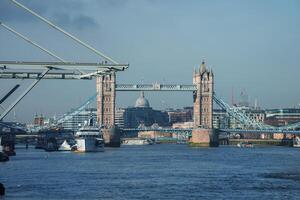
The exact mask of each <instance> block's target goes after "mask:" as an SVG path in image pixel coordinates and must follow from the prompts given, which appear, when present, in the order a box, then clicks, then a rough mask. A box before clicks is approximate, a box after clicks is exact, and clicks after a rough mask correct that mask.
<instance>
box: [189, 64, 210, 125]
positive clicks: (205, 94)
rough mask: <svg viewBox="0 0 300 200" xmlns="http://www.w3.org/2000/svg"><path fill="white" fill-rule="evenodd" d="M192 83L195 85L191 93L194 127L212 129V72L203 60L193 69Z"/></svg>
mask: <svg viewBox="0 0 300 200" xmlns="http://www.w3.org/2000/svg"><path fill="white" fill-rule="evenodd" d="M193 84H194V85H196V86H197V90H196V91H195V92H194V94H193V100H194V127H195V128H198V127H200V128H207V129H212V128H213V119H212V114H213V93H214V74H213V72H212V70H208V69H207V68H206V64H205V61H202V63H201V66H200V69H199V70H195V71H194V76H193Z"/></svg>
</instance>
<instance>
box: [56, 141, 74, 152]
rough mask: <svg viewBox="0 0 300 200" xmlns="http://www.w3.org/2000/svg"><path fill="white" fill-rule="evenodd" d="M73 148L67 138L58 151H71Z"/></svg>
mask: <svg viewBox="0 0 300 200" xmlns="http://www.w3.org/2000/svg"><path fill="white" fill-rule="evenodd" d="M71 149H72V148H71V145H69V143H68V142H67V140H65V141H64V142H63V143H62V144H61V145H60V147H59V148H58V151H71Z"/></svg>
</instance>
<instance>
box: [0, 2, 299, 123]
mask: <svg viewBox="0 0 300 200" xmlns="http://www.w3.org/2000/svg"><path fill="white" fill-rule="evenodd" d="M20 2H21V3H23V4H24V5H26V6H28V7H30V8H32V9H33V10H35V11H36V12H38V13H39V14H41V15H43V16H45V17H47V18H48V19H49V20H51V21H53V22H54V23H56V24H57V25H59V26H61V27H63V28H64V29H66V30H67V31H69V32H71V33H73V34H74V35H76V36H78V37H79V38H81V39H82V40H84V41H87V42H88V43H89V44H92V45H93V46H94V47H96V48H97V49H99V50H101V51H103V52H104V53H105V54H107V55H109V56H110V57H112V58H114V59H115V60H117V61H118V62H120V63H130V68H129V69H128V70H127V71H126V72H120V73H119V74H118V82H119V83H141V82H144V83H154V82H161V83H186V84H191V83H192V71H193V69H194V68H195V67H197V66H198V65H199V64H200V62H201V60H202V59H203V58H205V59H206V61H207V64H208V66H210V67H212V68H213V70H214V73H215V84H216V85H215V89H216V93H217V94H218V96H220V97H222V98H223V99H224V100H225V101H227V102H228V103H230V102H231V92H232V88H233V90H234V93H235V96H236V99H238V96H239V93H240V92H241V90H246V91H247V93H248V95H249V97H250V101H251V102H250V103H252V104H253V102H254V99H255V98H257V99H258V102H259V104H260V105H261V106H262V107H264V108H275V107H294V106H297V105H298V104H299V103H300V93H299V92H298V91H299V74H300V67H299V59H298V57H299V55H300V39H299V36H300V12H299V10H300V2H299V1H297V0H294V1H293V0H289V1H283V0H281V1H276V0H274V1H259V0H257V1H256V0H252V1H237V0H236V1H221V0H209V1H208V0H207V1H200V0H194V1H193V0H188V1H174V0H165V1H159V0H152V1H150V0H100V1H99V0H85V1H84V0H81V1H79V0H56V1H39V0H22V1H21V0H20ZM0 20H1V21H3V22H4V23H6V24H8V25H10V26H12V27H14V28H15V29H16V30H18V31H20V32H21V33H23V34H25V35H27V36H29V37H30V38H32V39H34V40H35V41H37V42H39V43H40V44H41V45H43V46H45V47H47V48H48V49H50V50H52V51H54V52H56V53H57V55H59V56H61V57H62V58H64V59H66V60H69V61H79V62H81V61H82V62H83V61H89V62H98V61H99V60H100V58H98V57H97V56H96V55H94V54H93V53H91V52H90V51H88V50H86V49H85V48H83V47H81V46H79V45H77V44H76V43H74V42H73V41H71V40H70V39H68V38H66V37H65V36H64V35H62V34H61V33H59V32H57V31H55V30H53V29H51V28H49V27H48V26H47V25H45V24H44V23H42V22H40V21H39V20H38V19H36V18H34V17H33V16H31V15H30V14H27V13H25V11H23V10H22V9H20V8H18V7H16V6H14V5H13V4H12V3H10V1H9V0H1V2H0ZM0 44H1V47H0V60H35V61H50V60H51V61H53V60H54V59H53V58H51V57H49V56H48V55H45V54H44V53H42V52H40V51H39V50H37V49H35V48H34V47H32V46H30V45H29V44H27V43H26V42H24V41H22V40H21V39H18V38H16V37H15V36H14V35H12V34H11V33H9V32H7V31H6V30H4V29H3V28H1V27H0ZM19 82H22V84H23V85H24V86H23V88H24V87H25V85H28V84H29V83H30V82H29V81H19V80H0V85H1V87H0V95H3V94H4V93H5V92H7V91H8V90H9V88H11V87H13V85H14V84H15V83H19ZM20 92H21V90H20V91H19V93H20ZM94 92H95V82H94V81H51V80H45V81H44V80H43V81H42V82H41V83H40V84H39V85H38V86H37V87H36V88H34V90H33V91H32V92H31V93H30V94H29V95H28V96H26V97H25V99H24V100H23V101H22V102H21V103H20V104H19V105H18V106H17V107H16V109H15V111H16V114H17V119H18V120H21V121H31V119H32V117H33V115H34V114H35V113H43V114H45V115H48V116H51V115H54V114H57V115H59V114H63V113H64V112H66V111H68V110H70V108H72V107H76V106H78V105H79V104H80V102H82V101H83V100H84V99H87V98H88V97H89V96H91V95H92V94H93V93H94ZM16 95H17V94H16ZM145 95H146V97H147V98H148V99H149V101H150V104H151V105H152V106H153V107H154V108H157V109H161V108H165V107H183V106H189V105H192V95H191V94H187V93H146V94H145ZM138 96H139V94H138V93H118V94H117V106H118V107H124V106H132V105H134V101H135V99H136V98H137V97H138ZM14 97H15V96H14ZM9 100H10V102H11V101H12V100H13V97H12V98H11V99H9ZM8 103H9V102H8ZM8 103H6V104H5V105H4V106H8ZM11 118H12V117H11V116H9V117H8V118H7V119H11Z"/></svg>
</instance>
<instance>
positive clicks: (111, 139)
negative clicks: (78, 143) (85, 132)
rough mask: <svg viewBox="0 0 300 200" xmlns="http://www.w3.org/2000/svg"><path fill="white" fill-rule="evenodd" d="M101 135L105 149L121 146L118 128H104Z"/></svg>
mask: <svg viewBox="0 0 300 200" xmlns="http://www.w3.org/2000/svg"><path fill="white" fill-rule="evenodd" d="M101 131H102V133H103V139H104V145H105V146H106V147H120V146H121V133H120V132H121V131H120V129H119V128H118V127H116V126H114V127H112V128H104V129H102V130H101Z"/></svg>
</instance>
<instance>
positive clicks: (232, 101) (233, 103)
mask: <svg viewBox="0 0 300 200" xmlns="http://www.w3.org/2000/svg"><path fill="white" fill-rule="evenodd" d="M231 105H232V106H234V105H235V102H234V89H233V86H232V87H231Z"/></svg>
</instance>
